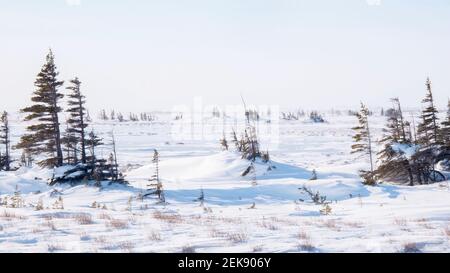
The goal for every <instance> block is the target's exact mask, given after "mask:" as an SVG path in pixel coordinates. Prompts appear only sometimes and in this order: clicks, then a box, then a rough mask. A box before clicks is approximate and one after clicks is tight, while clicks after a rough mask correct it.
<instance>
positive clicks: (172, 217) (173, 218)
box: [153, 211, 183, 224]
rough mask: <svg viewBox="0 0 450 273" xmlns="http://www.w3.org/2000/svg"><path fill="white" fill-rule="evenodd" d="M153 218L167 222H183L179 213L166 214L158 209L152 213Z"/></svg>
mask: <svg viewBox="0 0 450 273" xmlns="http://www.w3.org/2000/svg"><path fill="white" fill-rule="evenodd" d="M153 218H155V219H157V220H160V221H164V222H167V223H169V224H180V223H182V222H183V219H182V218H181V216H180V215H179V214H174V213H172V214H167V213H162V212H160V211H155V212H154V213H153Z"/></svg>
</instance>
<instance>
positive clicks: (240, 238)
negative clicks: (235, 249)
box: [225, 232, 248, 244]
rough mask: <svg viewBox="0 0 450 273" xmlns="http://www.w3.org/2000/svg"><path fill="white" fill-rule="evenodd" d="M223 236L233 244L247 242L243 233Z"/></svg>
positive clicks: (245, 234)
mask: <svg viewBox="0 0 450 273" xmlns="http://www.w3.org/2000/svg"><path fill="white" fill-rule="evenodd" d="M225 236H226V238H227V239H228V240H229V241H231V242H233V243H235V244H239V243H245V242H247V241H248V234H247V233H245V232H235V233H227V234H226V235H225Z"/></svg>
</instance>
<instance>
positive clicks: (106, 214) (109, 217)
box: [98, 212, 112, 220]
mask: <svg viewBox="0 0 450 273" xmlns="http://www.w3.org/2000/svg"><path fill="white" fill-rule="evenodd" d="M98 219H102V220H111V219H112V217H111V215H109V214H108V213H106V212H103V213H100V214H99V215H98Z"/></svg>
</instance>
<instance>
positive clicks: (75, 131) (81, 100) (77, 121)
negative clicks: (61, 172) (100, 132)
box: [66, 78, 88, 164]
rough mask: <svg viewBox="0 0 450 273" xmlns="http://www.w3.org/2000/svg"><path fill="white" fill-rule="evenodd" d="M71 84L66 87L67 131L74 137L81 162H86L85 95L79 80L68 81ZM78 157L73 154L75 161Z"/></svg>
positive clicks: (86, 125)
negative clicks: (67, 91)
mask: <svg viewBox="0 0 450 273" xmlns="http://www.w3.org/2000/svg"><path fill="white" fill-rule="evenodd" d="M70 83H71V86H69V87H67V89H68V90H70V91H71V93H69V94H68V95H67V96H68V98H69V100H68V101H67V104H68V106H69V108H68V109H67V110H66V112H67V113H69V115H70V116H69V119H68V120H67V124H68V129H67V132H68V133H69V134H71V135H72V136H73V137H74V140H75V143H76V146H75V151H77V150H79V151H80V156H81V158H80V160H81V163H83V164H86V163H87V159H86V128H87V127H88V124H87V123H86V120H85V115H86V108H85V107H84V105H85V103H86V99H85V97H84V96H83V95H82V94H81V90H80V86H81V82H80V80H79V79H78V78H75V79H73V80H71V81H70ZM77 161H78V159H77V157H76V156H75V162H74V163H78V162H77Z"/></svg>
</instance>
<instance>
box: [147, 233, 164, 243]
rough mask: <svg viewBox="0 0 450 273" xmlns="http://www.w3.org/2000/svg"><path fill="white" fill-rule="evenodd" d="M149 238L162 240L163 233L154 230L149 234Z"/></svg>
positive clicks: (157, 240)
mask: <svg viewBox="0 0 450 273" xmlns="http://www.w3.org/2000/svg"><path fill="white" fill-rule="evenodd" d="M148 239H149V240H150V241H156V242H159V241H162V238H161V233H159V232H158V231H152V232H151V233H150V234H149V235H148Z"/></svg>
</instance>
